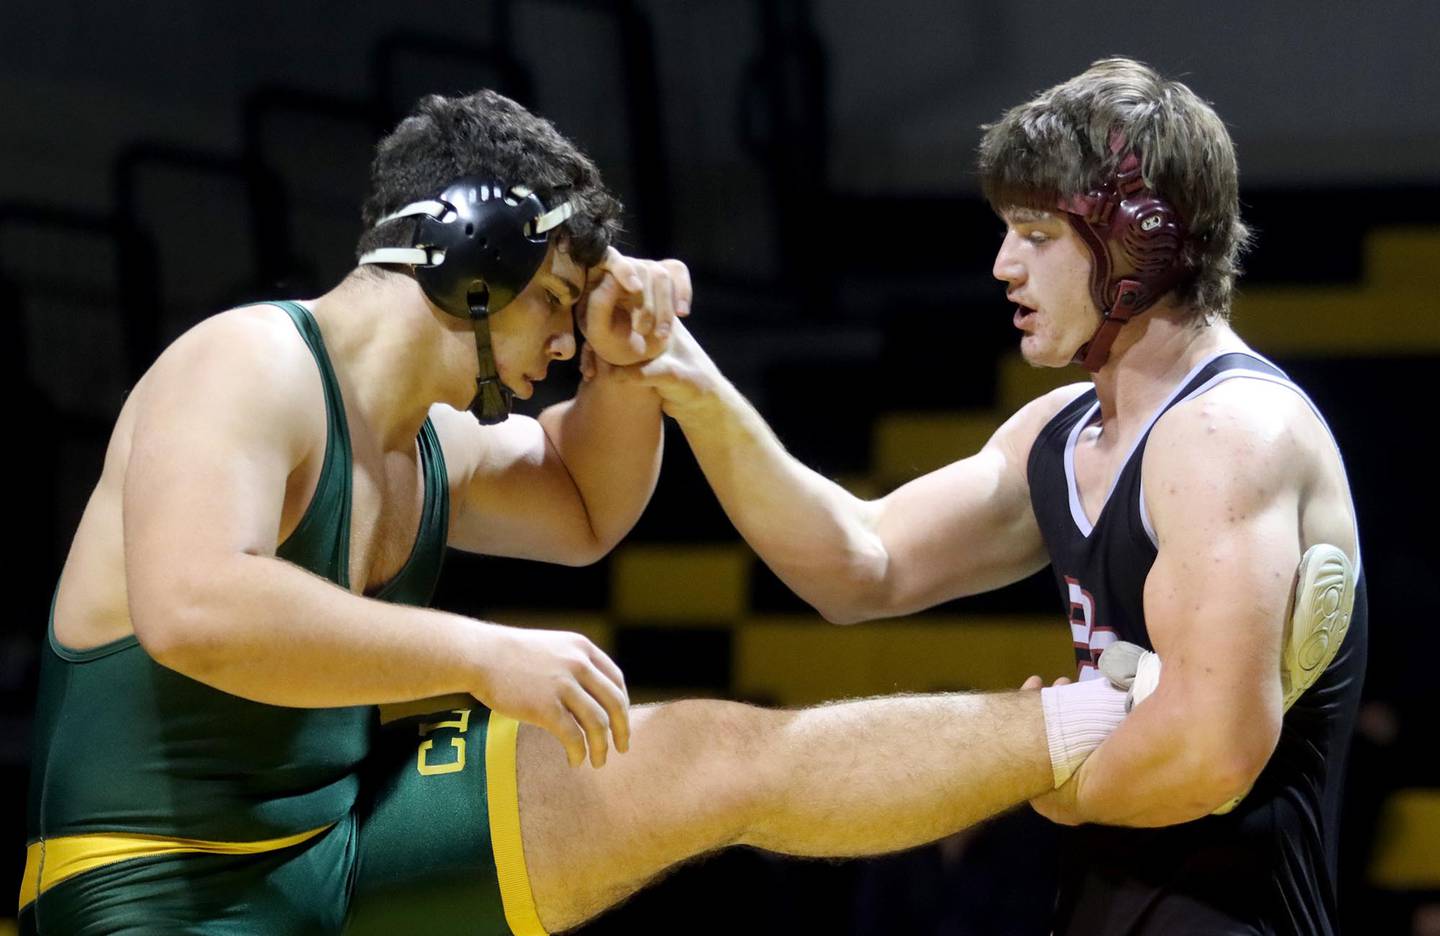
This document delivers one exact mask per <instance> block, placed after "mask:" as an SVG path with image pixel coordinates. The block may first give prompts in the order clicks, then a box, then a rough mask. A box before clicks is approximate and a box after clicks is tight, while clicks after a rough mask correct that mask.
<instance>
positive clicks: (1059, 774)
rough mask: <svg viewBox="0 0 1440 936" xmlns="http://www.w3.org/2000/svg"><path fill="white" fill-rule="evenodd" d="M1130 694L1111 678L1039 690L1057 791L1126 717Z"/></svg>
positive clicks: (1087, 680)
mask: <svg viewBox="0 0 1440 936" xmlns="http://www.w3.org/2000/svg"><path fill="white" fill-rule="evenodd" d="M1126 700H1127V694H1126V692H1125V690H1124V689H1117V688H1115V687H1114V686H1113V685H1111V684H1110V680H1108V679H1086V680H1083V681H1081V682H1078V683H1071V684H1069V685H1068V686H1048V687H1046V688H1044V689H1041V690H1040V706H1041V708H1042V709H1043V710H1044V712H1045V740H1046V742H1048V743H1049V745H1050V770H1051V772H1052V773H1053V775H1054V777H1055V788H1056V789H1057V790H1058V789H1059V788H1060V787H1062V786H1064V785H1065V781H1066V780H1069V779H1070V776H1071V775H1072V774H1074V773H1075V771H1076V770H1077V769H1079V767H1080V764H1081V762H1082V761H1084V760H1085V758H1086V757H1089V756H1090V752H1091V751H1093V750H1095V749H1096V748H1097V747H1099V746H1100V742H1101V741H1104V740H1105V739H1106V738H1108V737H1109V736H1110V732H1112V731H1114V730H1115V729H1116V728H1117V727H1119V725H1120V722H1121V721H1123V720H1124V718H1125V710H1126V707H1127V706H1126Z"/></svg>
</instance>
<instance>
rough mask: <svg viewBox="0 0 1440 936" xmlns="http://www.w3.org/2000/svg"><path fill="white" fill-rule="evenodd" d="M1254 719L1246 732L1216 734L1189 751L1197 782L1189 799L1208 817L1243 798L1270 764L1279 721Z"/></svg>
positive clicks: (1246, 727)
mask: <svg viewBox="0 0 1440 936" xmlns="http://www.w3.org/2000/svg"><path fill="white" fill-rule="evenodd" d="M1269 721H1270V720H1269V719H1255V720H1254V721H1252V722H1251V723H1249V724H1247V725H1246V726H1245V729H1244V730H1243V731H1242V730H1236V731H1231V732H1225V733H1218V732H1217V733H1215V735H1214V736H1212V737H1211V738H1210V739H1208V743H1200V744H1196V745H1194V746H1193V747H1192V749H1191V757H1192V758H1193V771H1194V772H1193V776H1194V777H1195V779H1196V783H1195V785H1194V787H1193V788H1192V790H1191V792H1192V796H1193V798H1194V800H1195V801H1196V802H1197V804H1199V805H1200V806H1202V807H1204V809H1203V812H1202V813H1201V814H1202V815H1204V814H1208V813H1210V812H1212V811H1213V810H1215V809H1217V808H1219V807H1220V806H1222V805H1224V804H1225V803H1229V802H1231V801H1232V800H1235V799H1237V798H1239V797H1242V796H1244V795H1245V794H1246V793H1248V792H1249V791H1250V788H1251V787H1253V786H1254V785H1255V781H1256V779H1258V778H1259V776H1260V774H1261V772H1262V771H1263V770H1264V769H1265V765H1266V764H1268V763H1269V762H1270V756H1271V755H1272V754H1273V753H1274V752H1275V746H1276V744H1278V743H1279V740H1280V725H1279V721H1278V719H1277V720H1275V723H1274V725H1273V726H1272V725H1270V724H1268V722H1269Z"/></svg>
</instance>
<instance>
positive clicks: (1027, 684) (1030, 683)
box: [1020, 676, 1045, 690]
mask: <svg viewBox="0 0 1440 936" xmlns="http://www.w3.org/2000/svg"><path fill="white" fill-rule="evenodd" d="M1044 686H1045V680H1043V679H1041V678H1040V677H1039V676H1031V677H1030V678H1029V679H1027V680H1025V681H1024V682H1023V683H1021V684H1020V688H1021V690H1025V689H1041V688H1043V687H1044Z"/></svg>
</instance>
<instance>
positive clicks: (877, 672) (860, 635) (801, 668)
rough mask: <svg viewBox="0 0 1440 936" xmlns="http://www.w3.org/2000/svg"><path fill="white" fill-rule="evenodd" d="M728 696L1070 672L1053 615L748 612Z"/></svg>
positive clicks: (882, 689)
mask: <svg viewBox="0 0 1440 936" xmlns="http://www.w3.org/2000/svg"><path fill="white" fill-rule="evenodd" d="M734 666H735V675H734V683H735V692H736V694H738V695H740V696H743V697H746V698H758V699H767V700H773V701H775V702H776V703H778V704H782V705H812V704H815V703H817V702H823V701H826V700H830V699H839V698H850V697H855V696H868V695H882V694H887V693H893V692H933V691H942V690H953V689H983V690H992V689H1015V688H1019V686H1020V683H1021V682H1022V681H1024V679H1025V678H1026V677H1027V676H1029V675H1031V674H1032V673H1039V674H1041V675H1042V676H1044V677H1045V678H1046V680H1047V682H1048V681H1050V680H1053V679H1054V678H1055V677H1057V676H1073V675H1074V669H1075V663H1074V653H1073V651H1072V649H1071V645H1070V641H1069V640H1068V631H1067V630H1066V628H1065V627H1064V624H1063V621H1062V620H1061V618H1060V616H1059V614H1058V612H1057V614H1056V615H1055V616H1054V617H1048V616H1040V617H1036V616H1029V615H1020V616H1001V617H985V618H976V617H969V618H958V617H957V618H924V619H914V618H911V619H907V620H904V621H887V622H875V623H871V624H858V625H852V626H848V627H839V626H835V625H831V624H826V623H825V622H824V621H822V620H821V619H820V618H818V617H815V618H809V617H806V616H803V615H793V616H790V615H787V616H776V617H755V618H751V619H750V620H748V621H746V622H745V623H744V624H742V625H740V627H739V628H738V630H737V631H736V640H735V658H734Z"/></svg>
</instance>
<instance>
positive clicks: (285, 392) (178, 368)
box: [127, 306, 325, 448]
mask: <svg viewBox="0 0 1440 936" xmlns="http://www.w3.org/2000/svg"><path fill="white" fill-rule="evenodd" d="M323 393H324V391H323V386H322V384H321V380H320V373H319V369H318V367H317V365H316V362H315V358H314V357H313V355H312V354H311V353H310V350H309V348H308V347H307V346H306V344H305V341H304V339H303V338H302V337H301V336H300V334H299V332H298V331H297V330H296V329H295V326H294V325H293V324H292V323H291V321H290V319H289V317H288V316H286V315H285V313H284V312H283V311H281V310H280V309H278V308H275V307H273V306H253V307H246V308H241V309H232V310H230V311H228V312H222V313H220V314H218V315H214V316H212V317H210V318H208V319H206V320H204V321H203V322H201V323H200V324H198V325H196V326H195V327H193V328H191V329H190V330H189V331H187V332H185V333H184V334H183V335H181V336H180V337H179V338H177V339H176V340H175V341H174V342H173V343H171V344H170V346H169V347H167V348H166V349H165V350H164V352H162V353H161V355H160V357H159V358H158V359H157V360H156V361H155V363H154V364H153V365H152V366H151V368H150V370H149V371H147V372H146V374H145V376H144V377H143V378H142V379H141V381H140V383H139V384H137V385H136V388H135V392H134V394H133V402H134V403H135V404H136V406H138V407H141V408H143V409H145V410H146V411H149V412H150V413H151V414H152V415H156V416H158V417H161V418H163V416H162V414H178V413H179V412H182V411H190V412H194V411H202V412H203V411H214V412H215V415H216V416H217V417H223V418H224V419H226V420H227V421H229V420H232V419H236V418H248V419H249V420H250V421H252V422H254V423H255V424H256V431H257V434H259V433H263V434H266V435H271V436H273V437H279V438H281V439H283V440H284V441H286V442H288V443H293V444H294V446H296V447H297V448H304V447H306V446H308V444H309V443H310V442H313V441H314V439H315V437H316V435H317V433H316V432H315V431H314V430H315V429H316V427H317V426H318V427H319V428H320V430H321V431H320V432H319V433H318V438H319V439H320V440H323V439H324V432H323V426H324V420H325V410H324V407H323V405H318V406H317V405H316V402H317V401H318V400H322V399H323ZM128 408H130V407H128V406H127V409H128Z"/></svg>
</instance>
